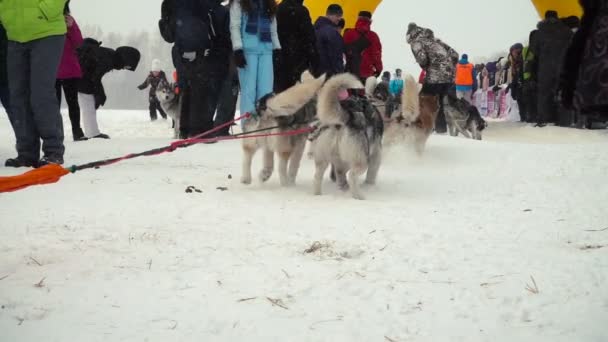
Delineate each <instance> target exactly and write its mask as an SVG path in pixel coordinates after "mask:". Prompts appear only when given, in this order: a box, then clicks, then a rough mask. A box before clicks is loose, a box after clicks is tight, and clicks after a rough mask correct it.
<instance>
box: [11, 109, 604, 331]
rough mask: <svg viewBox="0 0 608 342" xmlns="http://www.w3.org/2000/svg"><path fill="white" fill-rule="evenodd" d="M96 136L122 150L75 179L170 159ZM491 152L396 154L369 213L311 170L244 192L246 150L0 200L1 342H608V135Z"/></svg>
mask: <svg viewBox="0 0 608 342" xmlns="http://www.w3.org/2000/svg"><path fill="white" fill-rule="evenodd" d="M3 114H4V113H0V158H1V159H2V160H4V159H5V158H7V157H13V156H14V151H13V148H12V132H11V130H10V129H9V125H8V122H7V120H6V119H5V115H3ZM65 117H67V115H65ZM99 117H100V123H101V127H102V131H103V132H105V133H108V134H110V135H111V136H112V137H113V139H112V140H110V141H100V140H95V141H88V142H81V143H73V142H68V143H67V154H66V161H67V162H68V163H69V164H77V163H82V162H87V161H92V160H97V159H102V158H107V157H113V156H119V155H123V154H126V153H128V152H138V151H141V150H144V149H148V148H151V147H157V146H163V145H165V144H166V143H168V142H169V141H170V139H169V137H170V136H171V131H170V129H169V128H168V125H167V124H165V123H163V122H157V123H149V122H147V113H146V112H144V111H141V112H129V111H122V112H121V111H104V112H101V113H100V115H99ZM66 127H69V125H68V126H66ZM66 132H69V128H67V129H66ZM70 138H71V137H70ZM485 138H486V140H484V141H483V142H476V141H469V140H465V139H455V138H450V137H445V136H433V137H432V138H431V140H430V146H429V149H428V151H427V152H428V153H427V154H426V155H425V156H424V157H423V158H422V159H419V158H418V157H416V156H415V155H413V154H412V153H410V152H409V150H407V149H394V150H392V151H390V152H388V153H387V155H386V158H385V163H384V165H383V167H382V170H381V177H380V181H379V184H378V186H377V187H374V188H369V189H365V192H366V194H367V198H368V200H367V201H363V202H361V201H355V200H353V199H351V198H350V197H349V195H348V194H343V193H341V192H340V191H338V190H337V189H336V188H335V187H334V186H333V185H332V184H330V183H329V182H327V183H326V185H325V191H326V194H325V195H324V196H322V197H313V196H312V195H311V187H312V174H313V170H312V169H313V168H312V163H311V162H310V161H308V160H306V161H305V162H304V166H303V169H302V171H301V174H300V177H299V179H298V185H297V186H296V187H295V188H289V189H283V188H281V187H279V185H278V179H277V177H276V175H275V177H273V178H272V180H271V181H270V182H269V184H265V185H260V184H259V183H257V184H254V185H252V186H250V187H245V186H243V185H241V184H239V182H238V180H239V178H240V158H241V154H240V149H239V146H238V142H224V143H219V144H215V145H200V146H194V147H191V148H189V149H186V150H179V151H177V152H175V153H172V154H168V155H163V156H159V157H154V158H144V159H137V160H132V161H127V162H124V163H121V164H118V165H114V166H110V167H106V168H102V169H99V170H89V171H84V172H81V173H77V174H74V175H68V176H66V177H65V178H63V180H62V181H61V182H60V183H58V184H54V185H48V186H42V187H34V188H30V189H27V190H24V191H21V192H17V193H11V194H1V195H0V223H1V224H0V341H2V342H21V341H32V342H34V341H36V342H38V341H45V342H52V341H61V342H63V341H150V342H152V341H162V342H165V341H265V342H267V341H290V342H299V341H315V342H316V341H328V342H330V341H331V342H338V341H364V342H369V341H378V342H383V341H384V342H386V341H399V342H401V341H466V342H469V341H509V342H511V341H518V342H519V341H535V342H537V341H551V342H554V341H568V342H571V341H598V342H599V341H607V340H608V328H607V327H606V322H608V231H607V230H603V231H601V230H602V229H604V228H608V216H607V215H606V204H607V202H608V185H607V175H608V133H607V132H605V131H597V132H591V131H579V130H571V129H561V128H554V127H549V128H545V129H537V128H532V127H528V126H522V125H520V124H506V123H492V124H491V126H490V128H489V130H488V131H487V134H486V136H485ZM256 161H257V164H256V170H257V168H258V167H259V162H260V158H257V159H256ZM17 172H19V171H16V170H9V169H6V168H3V167H0V175H14V174H16V173H17ZM188 186H195V187H196V188H198V189H200V190H201V191H202V193H197V192H194V193H186V192H185V189H186V187H188ZM218 187H225V188H226V189H224V190H225V191H222V190H218ZM311 246H312V247H315V248H313V249H317V250H315V251H312V252H311V253H306V252H305V250H307V249H309V248H310V247H311ZM532 278H533V279H534V280H532Z"/></svg>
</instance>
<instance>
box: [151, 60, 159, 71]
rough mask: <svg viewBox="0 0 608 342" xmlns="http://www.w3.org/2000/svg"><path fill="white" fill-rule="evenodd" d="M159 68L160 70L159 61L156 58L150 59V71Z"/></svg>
mask: <svg viewBox="0 0 608 342" xmlns="http://www.w3.org/2000/svg"><path fill="white" fill-rule="evenodd" d="M160 70H161V66H160V61H159V60H158V59H155V60H153V61H152V67H151V68H150V71H156V72H159V71H160Z"/></svg>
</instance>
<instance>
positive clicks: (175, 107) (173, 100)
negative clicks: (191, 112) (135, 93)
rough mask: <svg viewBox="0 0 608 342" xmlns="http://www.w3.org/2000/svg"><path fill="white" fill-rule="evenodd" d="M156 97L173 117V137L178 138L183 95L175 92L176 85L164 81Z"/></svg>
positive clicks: (158, 88) (157, 90) (159, 85)
mask: <svg viewBox="0 0 608 342" xmlns="http://www.w3.org/2000/svg"><path fill="white" fill-rule="evenodd" d="M156 98H158V101H159V102H160V106H161V107H162V109H163V110H164V111H165V113H167V115H168V116H169V117H170V118H171V119H173V138H174V139H177V138H178V137H179V127H180V118H181V113H182V96H181V95H179V94H176V93H175V86H174V85H172V84H169V83H167V82H164V81H162V82H160V83H159V84H158V87H157V88H156Z"/></svg>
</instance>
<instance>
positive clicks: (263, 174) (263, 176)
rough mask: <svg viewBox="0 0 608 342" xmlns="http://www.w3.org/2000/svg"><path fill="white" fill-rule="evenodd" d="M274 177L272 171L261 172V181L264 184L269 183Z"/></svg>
mask: <svg viewBox="0 0 608 342" xmlns="http://www.w3.org/2000/svg"><path fill="white" fill-rule="evenodd" d="M271 176H272V169H262V171H260V181H261V182H262V183H264V182H267V181H268V180H269V179H270V177H271Z"/></svg>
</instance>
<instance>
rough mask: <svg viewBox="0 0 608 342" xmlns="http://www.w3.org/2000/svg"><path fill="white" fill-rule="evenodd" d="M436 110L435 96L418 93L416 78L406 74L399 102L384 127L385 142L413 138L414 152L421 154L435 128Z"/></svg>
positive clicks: (389, 143) (437, 110) (392, 142)
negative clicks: (389, 120)
mask: <svg viewBox="0 0 608 342" xmlns="http://www.w3.org/2000/svg"><path fill="white" fill-rule="evenodd" d="M438 112H439V102H438V99H437V96H431V95H420V94H419V91H418V84H417V82H416V80H415V79H414V77H413V76H412V75H407V76H406V78H405V88H404V90H403V94H402V97H401V104H399V105H397V106H395V108H394V110H393V112H392V114H391V122H390V123H389V124H388V125H387V128H386V134H385V143H386V144H387V145H393V144H396V143H399V142H402V141H412V140H413V145H414V148H415V150H416V152H417V153H418V154H420V155H421V154H423V153H424V150H425V147H426V142H427V140H428V139H429V137H430V136H431V134H432V133H433V129H434V128H435V120H436V118H437V113H438Z"/></svg>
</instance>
